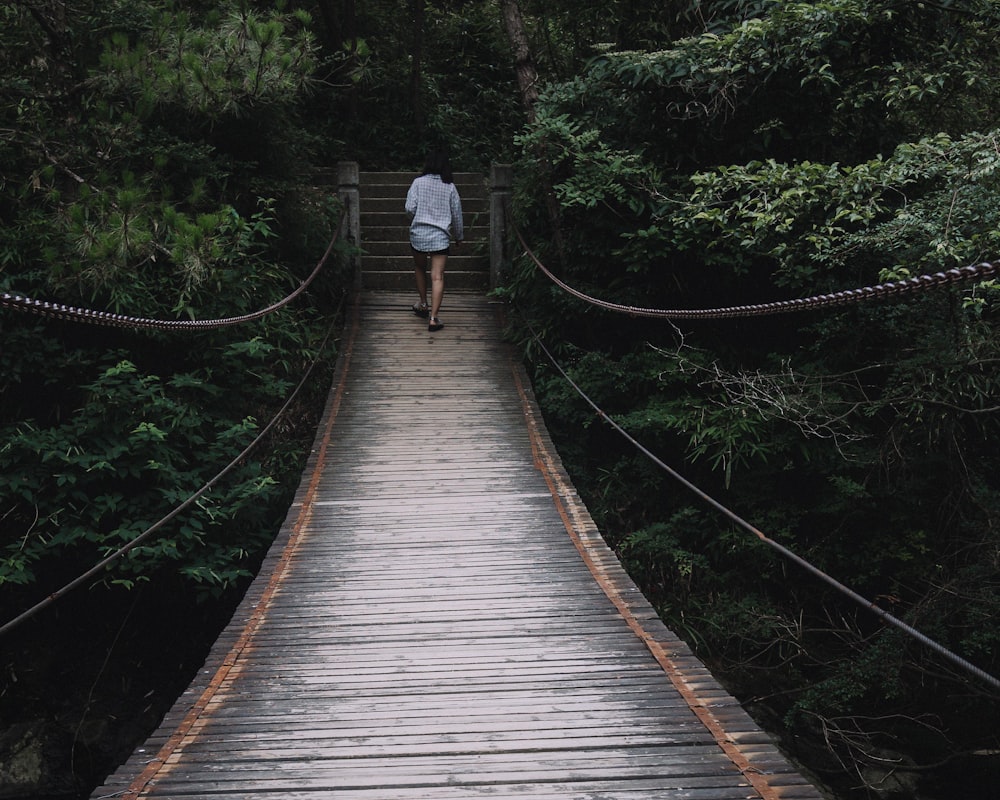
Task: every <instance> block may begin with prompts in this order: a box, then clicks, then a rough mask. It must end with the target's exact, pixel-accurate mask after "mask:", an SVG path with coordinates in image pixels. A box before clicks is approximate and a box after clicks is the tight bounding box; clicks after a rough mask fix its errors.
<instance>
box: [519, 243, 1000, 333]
mask: <svg viewBox="0 0 1000 800" xmlns="http://www.w3.org/2000/svg"><path fill="white" fill-rule="evenodd" d="M514 232H515V233H516V234H517V238H518V239H519V240H520V242H521V246H522V247H523V248H524V252H525V255H527V256H528V257H529V258H530V259H531V260H532V261H533V262H534V264H535V265H536V266H537V267H538V268H539V269H540V270H541V271H542V272H543V273H544V274H545V276H546V277H548V278H549V280H551V281H552V282H553V283H554V284H555V285H556V286H558V287H559V288H560V289H562V290H563V291H565V292H567V293H568V294H571V295H573V297H576V298H577V299H579V300H582V301H584V302H585V303H589V304H590V305H593V306H597V307H598V308H604V309H607V310H608V311H616V312H618V313H621V314H628V315H629V316H632V317H653V318H657V319H731V318H735V317H759V316H764V315H767V314H784V313H787V312H790V311H804V310H807V309H811V308H829V307H832V306H843V305H849V304H851V303H859V302H862V301H865V300H873V299H883V298H888V297H899V296H902V295H908V294H913V293H915V292H918V291H923V290H927V289H936V288H940V287H942V286H950V285H952V284H955V283H959V282H964V281H970V280H976V279H979V280H981V279H984V278H990V277H993V276H995V275H997V274H998V273H1000V261H992V262H990V261H984V262H982V263H980V264H970V265H968V266H965V267H956V268H955V269H950V270H947V271H946V272H935V273H933V274H928V275H917V276H916V277H913V278H907V279H906V280H902V281H897V282H892V283H880V284H877V285H875V286H864V287H861V288H859V289H844V290H842V291H839V292H833V293H831V294H821V295H814V296H813V297H800V298H796V299H793V300H776V301H772V302H770V303H757V304H754V305H740V306H728V307H724V308H701V309H661V308H641V307H637V306H628V305H622V304H620V303H612V302H609V301H607V300H601V299H599V298H597V297H591V296H590V295H588V294H584V293H583V292H581V291H580V290H578V289H574V288H573V287H572V286H570V285H569V284H567V283H566V282H565V281H563V280H560V279H559V278H558V277H557V276H556V275H555V274H553V273H552V271H551V270H550V269H549V268H548V267H546V266H545V264H543V263H542V262H541V260H540V259H539V258H538V256H536V255H535V253H534V251H532V249H531V248H530V247H529V246H528V243H527V242H526V241H525V239H524V236H523V234H522V233H521V230H520V229H519V228H518V227H517V226H516V225H515V226H514Z"/></svg>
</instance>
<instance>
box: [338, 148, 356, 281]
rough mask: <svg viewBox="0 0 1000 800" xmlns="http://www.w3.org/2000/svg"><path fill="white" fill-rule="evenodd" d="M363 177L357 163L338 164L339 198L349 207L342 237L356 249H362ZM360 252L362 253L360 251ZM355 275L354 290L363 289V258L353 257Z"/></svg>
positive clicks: (341, 233) (342, 162)
mask: <svg viewBox="0 0 1000 800" xmlns="http://www.w3.org/2000/svg"><path fill="white" fill-rule="evenodd" d="M360 180H361V176H360V170H359V168H358V162H357V161H338V162H337V197H339V198H340V200H341V201H342V202H343V203H344V205H345V206H346V207H347V214H346V215H345V216H344V223H343V227H342V228H341V231H340V235H341V237H342V238H343V239H346V240H347V241H348V242H349V243H350V244H352V245H354V246H355V247H356V248H360V247H361V191H360V189H359V187H358V184H359V183H360ZM358 252H360V251H358ZM351 268H352V272H353V274H354V288H355V289H359V288H360V287H361V256H360V255H359V254H357V253H355V254H354V255H352V256H351Z"/></svg>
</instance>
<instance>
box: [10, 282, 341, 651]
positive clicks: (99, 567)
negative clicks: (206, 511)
mask: <svg viewBox="0 0 1000 800" xmlns="http://www.w3.org/2000/svg"><path fill="white" fill-rule="evenodd" d="M341 302H342V303H343V301H341ZM338 317H339V312H338V313H337V314H335V315H334V318H333V320H332V321H331V323H330V327H329V328H328V329H327V332H326V336H325V337H324V338H323V341H322V343H321V344H320V346H319V348H318V349H317V351H316V356H315V358H313V360H312V361H311V362H310V364H309V367H308V369H306V371H305V373H304V374H303V376H302V378H301V380H299V383H298V385H297V386H296V387H295V389H294V390H293V391H292V393H291V394H290V395H289V396H288V398H287V399H286V400H285V403H284V405H282V406H281V408H280V409H278V411H277V413H276V414H275V415H274V417H272V418H271V421H270V422H268V423H267V425H265V426H264V427H263V428H262V429H261V431H260V433H258V434H257V436H256V437H255V438H254V440H253V441H252V442H250V444H248V445H247V446H246V447H245V448H244V449H243V451H242V452H241V453H240V454H239V455H238V456H236V457H235V458H234V459H233V460H232V461H230V462H229V464H227V465H226V466H225V467H223V468H222V470H221V471H220V472H218V473H217V474H216V475H215V477H213V478H212V479H211V480H209V481H207V482H206V483H205V484H204V485H203V486H202V487H201V488H200V489H198V490H197V491H195V492H194V493H193V494H192V495H191V496H190V497H188V498H187V499H186V500H185V501H184V502H182V503H181V504H180V505H178V506H177V507H176V508H174V509H173V510H172V511H170V512H169V513H168V514H166V515H165V516H164V517H163V518H161V519H160V520H159V521H158V522H155V523H153V524H152V525H150V526H149V527H148V528H147V529H146V530H144V531H143V532H142V533H140V534H139V535H138V536H136V537H135V538H133V539H132V540H131V541H129V542H128V543H126V544H124V545H122V546H121V547H120V548H118V549H117V550H116V551H115V552H113V553H111V554H110V555H108V556H106V557H105V558H103V559H101V560H100V561H99V562H98V563H97V564H95V565H94V566H93V567H91V568H90V569H88V570H86V571H85V572H84V573H82V574H81V575H80V576H78V577H77V578H74V579H73V580H72V581H70V582H69V583H67V584H66V585H65V586H63V587H62V588H61V589H57V590H56V591H54V592H52V593H51V594H50V595H48V596H47V597H46V598H45V599H44V600H40V601H39V602H37V603H35V605H33V606H32V607H31V608H29V609H28V610H26V611H24V612H22V613H21V614H19V615H18V616H16V617H14V618H13V619H11V620H9V621H8V622H6V623H5V624H3V625H2V626H0V636H3V635H4V634H5V633H7V632H8V631H10V630H12V629H13V628H15V627H17V626H18V625H20V624H21V623H22V622H24V621H26V620H28V619H30V618H31V617H33V616H35V614H37V613H38V612H40V611H42V610H43V609H44V608H46V607H48V606H50V605H52V604H53V603H55V602H56V601H57V600H60V599H61V598H62V597H63V596H65V595H66V594H68V593H69V592H71V591H72V590H73V589H76V588H77V587H79V586H81V585H83V584H84V583H86V582H87V581H88V580H90V579H91V578H93V577H95V576H96V575H98V574H99V573H100V572H102V571H103V570H104V569H105V568H106V567H108V566H110V565H111V564H112V563H113V562H115V561H117V560H118V559H120V558H122V557H124V556H125V555H127V554H128V553H129V551H131V550H133V549H134V548H135V547H137V546H138V545H139V544H141V543H142V542H144V541H146V539H148V538H149V537H150V536H152V535H153V534H154V533H155V532H156V531H158V530H159V529H160V528H162V527H163V526H164V525H166V524H167V523H168V522H170V521H171V520H172V519H174V518H175V517H177V516H178V515H179V514H180V513H181V512H182V511H185V510H186V509H187V508H189V507H190V506H191V505H192V504H193V503H195V502H196V501H197V500H198V498H200V497H201V496H202V495H203V494H205V492H207V491H208V490H209V489H211V488H212V487H213V486H215V484H217V483H218V482H219V481H220V480H222V478H224V477H225V476H226V475H227V474H229V473H230V472H231V471H232V470H233V469H234V468H235V467H236V466H237V465H238V464H240V463H242V462H243V461H244V459H246V457H247V456H248V455H249V454H250V452H251V451H252V450H253V449H254V448H255V447H257V445H258V444H260V442H261V441H263V439H264V437H265V436H267V434H268V433H270V431H271V429H272V428H274V426H275V425H276V424H277V423H278V420H280V419H281V417H282V416H283V415H284V414H285V412H286V411H288V409H289V408H290V407H291V405H292V402H293V401H294V400H295V398H296V397H297V396H298V394H299V392H300V391H301V390H302V387H303V386H305V384H306V381H307V380H308V379H309V376H310V375H311V374H312V371H313V368H314V367H315V366H316V364H318V363H319V358H320V355H321V354H322V352H323V350H324V349H325V348H326V345H327V342H328V341H329V340H330V335H331V334H332V332H333V326H334V325H335V324H336V321H337V318H338Z"/></svg>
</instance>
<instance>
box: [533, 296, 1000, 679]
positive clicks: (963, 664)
mask: <svg viewBox="0 0 1000 800" xmlns="http://www.w3.org/2000/svg"><path fill="white" fill-rule="evenodd" d="M521 317H522V319H523V320H524V322H525V324H526V325H527V327H528V330H529V331H530V332H531V335H532V337H533V338H534V340H535V342H536V344H538V346H539V347H540V348H541V349H542V352H544V353H545V355H546V356H547V357H548V359H549V361H550V362H552V365H553V366H554V367H555V368H556V370H557V371H558V372H559V374H560V375H562V377H563V378H564V379H565V380H566V382H567V383H569V385H570V386H572V387H573V389H574V390H575V391H576V393H577V394H579V395H580V397H581V398H583V400H584V401H585V402H586V403H587V405H589V406H590V407H591V408H592V409H593V410H594V411H595V412H596V413H597V415H598V416H599V417H600V418H601V419H602V420H603V421H604V422H606V423H607V424H608V425H610V426H611V427H612V428H613V429H614V430H615V431H616V432H617V433H618V434H620V435H621V436H622V437H624V438H625V439H626V441H628V442H629V443H630V444H632V445H633V446H634V447H635V448H636V449H637V450H639V452H641V453H642V454H643V455H645V456H646V457H647V458H648V459H650V460H651V461H652V462H653V463H654V464H656V465H657V466H658V467H660V468H661V469H662V470H664V471H665V472H666V473H667V474H668V475H670V477H672V478H673V479H674V480H676V481H677V482H678V483H680V484H681V485H682V486H684V487H685V488H686V489H688V490H690V491H691V492H693V493H694V494H695V495H697V496H698V497H699V498H701V500H703V501H704V502H705V503H707V504H708V505H709V506H711V507H712V508H714V509H715V510H716V511H718V512H719V513H721V514H722V515H723V516H725V517H727V518H728V519H729V520H730V521H731V522H733V523H734V524H735V525H737V526H738V527H740V528H742V529H743V530H745V531H748V532H749V533H752V534H753V535H754V536H756V537H757V538H758V539H759V540H760V541H761V542H763V543H764V544H765V545H767V546H768V547H770V548H771V549H772V550H775V551H777V552H778V553H780V554H781V555H783V556H784V557H785V558H787V559H789V560H791V561H792V562H794V563H795V564H798V565H799V566H800V567H802V568H803V569H804V570H806V571H807V572H809V573H811V574H812V575H814V576H815V577H817V578H819V579H820V580H822V581H823V582H825V583H827V584H828V585H830V586H832V587H833V588H834V589H835V590H837V591H838V592H840V593H841V594H843V595H845V596H846V597H848V598H850V599H851V600H853V601H854V602H855V603H858V604H859V605H861V606H863V607H864V608H866V609H867V610H868V611H871V612H872V613H873V614H875V615H876V616H878V617H880V618H881V619H882V620H883V621H884V622H887V623H888V624H890V625H892V626H894V627H895V628H898V629H899V630H901V631H902V632H903V633H905V634H907V635H909V636H911V637H912V638H914V639H916V640H917V641H919V642H921V643H922V644H924V645H926V646H927V647H929V648H930V649H931V650H934V651H935V652H936V653H938V654H939V655H941V656H943V657H944V658H946V659H947V660H949V661H951V662H952V663H953V664H955V665H956V666H958V667H960V668H961V669H963V670H965V671H966V672H968V673H969V674H971V675H973V676H975V677H977V678H979V679H980V680H982V681H984V682H985V683H988V684H990V685H991V686H992V687H993V688H995V689H1000V679H998V678H996V677H994V676H993V675H991V674H990V673H988V672H986V670H984V669H982V668H980V667H977V666H976V665H975V664H973V663H971V662H969V661H966V660H965V659H964V658H962V657H961V656H960V655H957V654H956V653H953V652H952V651H951V650H949V649H948V648H946V647H945V646H944V645H941V644H939V643H938V642H936V641H934V640H933V639H931V638H930V637H928V636H927V635H926V634H923V633H921V632H920V631H918V630H917V629H916V628H914V627H912V626H911V625H909V624H907V623H906V622H903V620H901V619H899V618H898V617H896V616H894V615H892V614H890V613H889V612H888V611H885V610H884V609H882V608H879V606H877V605H876V604H875V603H874V602H873V601H870V600H867V599H866V598H865V597H863V596H862V595H860V594H858V593H857V592H855V591H854V590H853V589H851V588H849V587H848V586H845V585H844V584H842V583H841V582H840V581H838V580H837V579H836V578H834V577H832V576H830V575H827V574H826V573H825V572H823V570H821V569H820V568H819V567H816V566H813V565H812V564H811V563H809V562H808V561H807V560H806V559H804V558H802V556H800V555H798V554H796V553H794V552H793V551H791V550H789V549H788V548H787V547H785V546H784V545H782V544H779V543H778V542H776V541H774V540H773V539H771V538H770V537H768V536H766V535H764V534H763V533H762V532H761V531H760V530H758V529H757V528H756V527H754V526H753V525H751V524H750V523H749V522H747V521H746V520H745V519H743V518H742V517H741V516H739V515H738V514H737V513H736V512H735V511H732V510H730V509H729V508H728V507H726V506H724V505H723V504H722V503H720V502H719V501H718V500H716V499H715V498H713V497H712V496H710V495H709V494H707V493H706V492H704V491H703V490H701V489H700V488H698V487H697V486H696V485H695V484H693V483H692V482H691V481H689V480H688V479H687V478H685V477H684V476H683V475H681V474H680V473H679V472H677V470H675V469H673V467H671V466H670V465H668V464H666V463H665V462H664V461H663V460H662V459H660V458H659V457H658V456H656V455H655V454H654V453H653V452H652V451H650V450H649V449H648V448H646V447H645V446H644V445H643V444H642V443H640V442H639V441H638V440H636V439H635V438H634V437H633V436H631V435H630V434H629V433H628V431H626V430H625V429H624V428H622V427H621V426H620V425H619V424H618V423H617V422H615V421H614V420H613V419H612V418H611V417H610V416H609V415H608V414H607V413H606V412H605V411H604V410H603V409H602V408H601V407H600V406H598V405H597V403H595V402H594V401H593V400H592V399H591V398H590V397H589V396H588V395H587V393H586V392H584V391H583V389H581V388H580V386H579V385H578V384H577V383H576V382H575V381H574V380H573V379H572V378H571V377H570V376H569V374H568V373H567V372H566V370H564V369H563V367H562V365H560V364H559V362H558V361H557V360H556V358H555V356H553V355H552V353H551V352H550V351H549V349H548V348H547V347H546V346H545V344H544V343H543V342H542V340H541V338H540V337H539V336H538V333H536V331H535V329H534V327H532V325H531V322H530V321H529V320H528V319H527V318H525V317H524V315H523V314H522V315H521Z"/></svg>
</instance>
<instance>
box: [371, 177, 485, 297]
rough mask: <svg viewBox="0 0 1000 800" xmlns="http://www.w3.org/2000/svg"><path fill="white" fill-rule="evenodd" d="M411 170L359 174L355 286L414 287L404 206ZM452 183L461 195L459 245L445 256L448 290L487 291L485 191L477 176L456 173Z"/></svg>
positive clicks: (379, 287) (393, 288)
mask: <svg viewBox="0 0 1000 800" xmlns="http://www.w3.org/2000/svg"><path fill="white" fill-rule="evenodd" d="M417 175H418V173H416V172H362V173H361V174H360V183H359V190H360V204H359V205H360V208H359V213H360V217H361V249H362V251H363V255H362V257H361V284H362V286H363V287H365V288H366V289H386V290H408V289H413V288H414V278H413V256H412V254H411V251H410V238H409V229H410V218H409V216H408V215H407V213H406V210H405V208H404V206H405V203H406V193H407V190H408V189H409V188H410V184H411V183H412V182H413V180H414V178H416V177H417ZM454 180H455V186H456V187H457V188H458V192H459V195H460V196H461V198H462V215H463V218H464V219H463V223H464V228H465V243H464V244H463V245H462V246H461V247H459V248H454V249H453V250H452V255H451V256H449V258H448V268H447V271H446V279H445V283H446V286H447V287H448V289H461V290H471V291H485V290H488V289H489V281H490V274H489V272H490V265H489V235H490V229H489V195H488V191H487V186H486V181H485V179H484V177H483V175H482V174H480V173H473V172H459V173H455V175H454Z"/></svg>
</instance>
